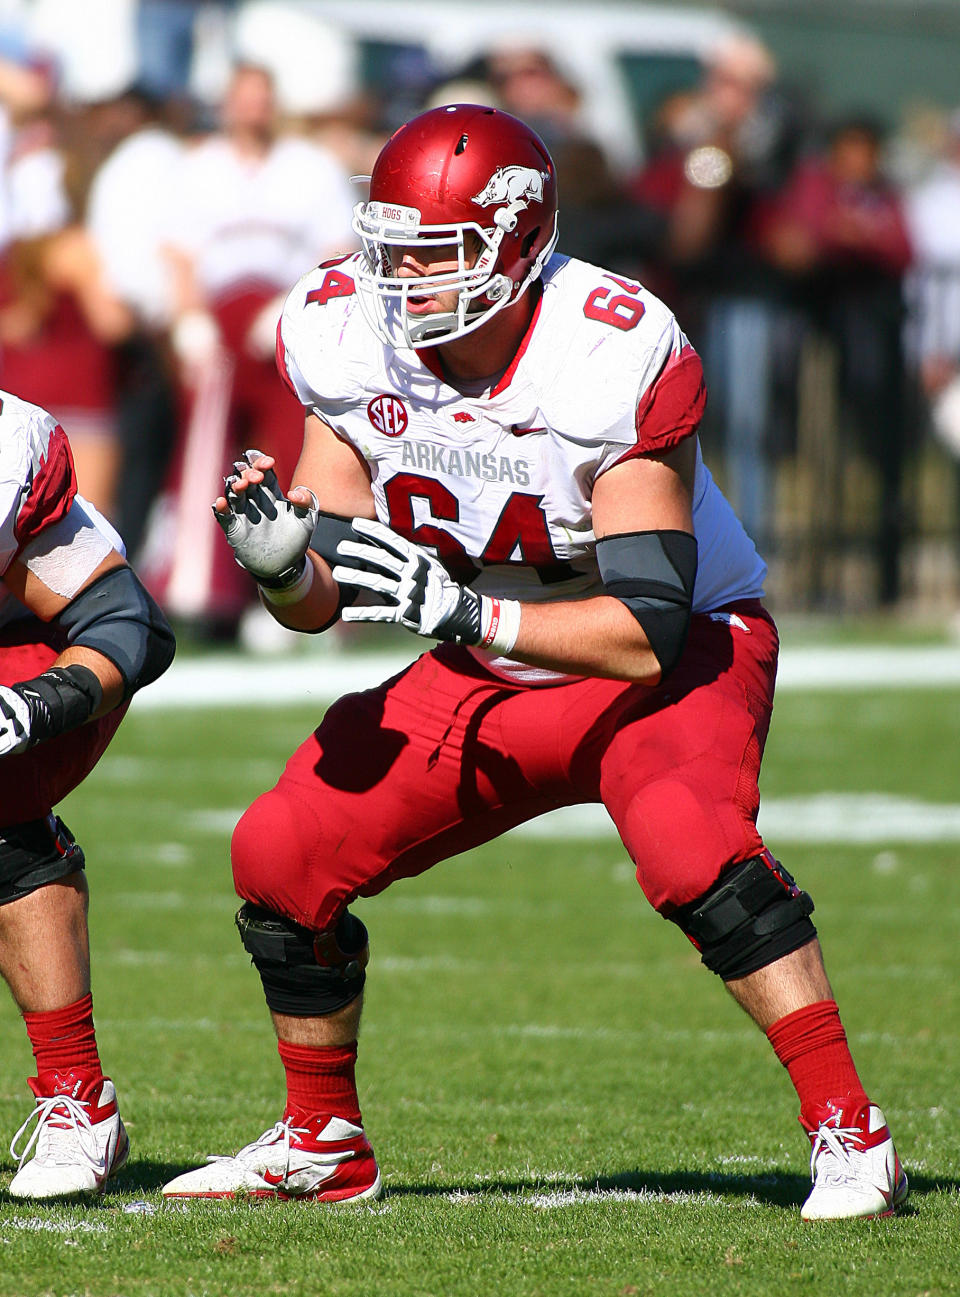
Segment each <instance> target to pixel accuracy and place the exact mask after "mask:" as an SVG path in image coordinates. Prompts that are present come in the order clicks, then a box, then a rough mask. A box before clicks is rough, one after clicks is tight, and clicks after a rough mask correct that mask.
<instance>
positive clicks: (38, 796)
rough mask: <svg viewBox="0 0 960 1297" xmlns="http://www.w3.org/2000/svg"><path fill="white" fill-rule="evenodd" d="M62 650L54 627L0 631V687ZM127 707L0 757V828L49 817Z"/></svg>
mask: <svg viewBox="0 0 960 1297" xmlns="http://www.w3.org/2000/svg"><path fill="white" fill-rule="evenodd" d="M65 646H66V639H65V637H64V636H63V635H62V632H60V631H59V630H58V629H57V628H56V627H55V626H48V625H46V624H45V623H43V622H41V621H38V620H36V619H34V618H33V617H27V618H24V619H23V620H22V621H18V622H14V623H13V625H11V626H5V627H4V628H3V629H2V630H0V684H4V685H12V684H17V683H19V682H20V681H21V680H30V679H32V678H33V677H34V676H38V675H39V674H40V673H41V671H45V670H46V669H47V667H48V666H49V665H50V663H51V662H53V660H54V659H55V658H56V657H57V656H58V655H59V654H60V653H61V652H62V650H63V649H64V647H65ZM125 711H126V707H117V708H115V709H114V710H113V711H112V712H108V713H107V715H106V716H102V717H101V718H100V719H99V720H96V721H90V722H89V724H87V725H82V726H81V727H80V728H79V729H77V730H72V731H71V732H70V733H69V734H61V735H60V737H59V738H55V739H49V740H48V741H47V742H46V743H40V744H38V745H37V747H35V748H30V749H29V750H28V751H27V752H20V753H18V754H17V755H16V756H12V757H0V830H3V829H5V828H10V827H11V826H12V825H14V824H26V823H27V822H28V821H30V820H38V819H41V818H42V817H43V816H45V815H48V814H49V813H50V811H51V810H52V809H53V807H54V806H56V805H57V803H58V802H60V801H62V800H63V798H64V797H66V795H67V793H69V792H72V791H73V789H74V788H76V787H77V785H78V784H80V783H82V782H83V780H84V779H86V777H87V775H88V774H89V773H90V771H91V770H92V769H93V767H94V766H95V765H96V764H97V762H98V761H99V760H100V758H101V756H102V755H103V753H104V751H105V749H106V747H107V744H108V743H109V742H110V740H111V739H112V738H113V735H114V733H115V732H116V729H117V726H118V725H119V724H120V721H121V720H122V718H123V714H124V712H125Z"/></svg>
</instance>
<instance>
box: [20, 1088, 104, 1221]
mask: <svg viewBox="0 0 960 1297" xmlns="http://www.w3.org/2000/svg"><path fill="white" fill-rule="evenodd" d="M28 1085H29V1086H30V1089H31V1090H32V1091H33V1093H34V1094H35V1095H36V1097H37V1106H36V1107H35V1108H34V1110H33V1112H32V1113H31V1114H30V1116H29V1117H28V1118H27V1120H26V1121H25V1122H24V1123H23V1125H22V1126H21V1127H20V1129H19V1130H18V1131H17V1133H16V1135H14V1137H13V1141H12V1143H11V1145H10V1152H11V1153H12V1154H13V1156H14V1157H15V1158H17V1159H18V1160H19V1166H18V1170H17V1173H16V1175H15V1176H14V1177H13V1179H12V1181H11V1182H10V1196H11V1197H12V1198H32V1199H36V1200H42V1199H46V1198H80V1197H90V1196H93V1195H95V1194H99V1193H102V1192H103V1188H104V1185H105V1184H106V1182H107V1180H109V1178H110V1177H111V1176H112V1175H115V1174H116V1173H117V1171H119V1170H120V1168H121V1167H122V1166H123V1164H124V1163H125V1162H126V1160H127V1154H128V1153H129V1152H130V1141H129V1140H128V1139H127V1132H126V1131H125V1130H124V1128H123V1122H122V1121H121V1120H120V1112H119V1110H118V1108H117V1094H116V1090H115V1089H114V1087H113V1082H112V1081H111V1080H110V1079H109V1078H108V1077H104V1076H91V1074H90V1073H89V1072H86V1071H83V1070H81V1069H76V1070H72V1071H69V1072H41V1073H40V1075H39V1076H37V1077H31V1078H30V1080H29V1081H28ZM31 1121H36V1123H37V1124H36V1128H35V1129H34V1132H33V1134H32V1135H31V1136H30V1138H29V1140H28V1141H27V1144H26V1147H25V1148H24V1149H23V1151H22V1152H20V1151H19V1150H18V1149H17V1143H18V1141H19V1140H20V1138H21V1136H23V1135H25V1134H26V1131H27V1128H28V1126H29V1125H30V1123H31ZM31 1150H33V1157H32V1158H30V1160H29V1161H27V1158H28V1157H29V1155H30V1152H31Z"/></svg>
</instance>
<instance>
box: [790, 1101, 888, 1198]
mask: <svg viewBox="0 0 960 1297" xmlns="http://www.w3.org/2000/svg"><path fill="white" fill-rule="evenodd" d="M800 1124H801V1126H803V1128H804V1130H805V1131H806V1132H807V1134H808V1135H809V1137H810V1143H811V1144H812V1146H813V1151H812V1153H811V1156H810V1175H811V1177H812V1179H813V1189H812V1190H811V1192H810V1196H809V1197H808V1198H807V1201H806V1202H805V1203H804V1204H803V1207H802V1208H801V1209H800V1215H801V1216H802V1217H803V1219H804V1220H843V1219H845V1218H847V1217H851V1216H889V1215H890V1213H891V1212H893V1211H894V1210H895V1209H896V1208H897V1207H899V1206H900V1204H901V1203H902V1202H903V1201H904V1200H905V1199H906V1196H907V1190H908V1187H909V1186H908V1184H907V1176H906V1172H905V1171H904V1170H903V1167H902V1166H901V1165H900V1159H899V1157H897V1150H896V1149H895V1148H894V1147H893V1140H892V1139H891V1137H890V1131H889V1129H888V1128H887V1122H886V1118H885V1117H884V1115H883V1113H882V1112H881V1111H880V1109H879V1108H878V1107H876V1105H875V1104H872V1103H870V1101H869V1100H866V1101H864V1102H861V1103H860V1104H859V1105H858V1106H856V1107H854V1106H853V1105H852V1104H851V1103H850V1100H849V1099H830V1100H828V1101H827V1102H826V1103H825V1104H823V1105H818V1106H816V1107H814V1108H810V1109H809V1110H807V1111H806V1112H801V1114H800Z"/></svg>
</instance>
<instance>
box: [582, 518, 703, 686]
mask: <svg viewBox="0 0 960 1297" xmlns="http://www.w3.org/2000/svg"><path fill="white" fill-rule="evenodd" d="M597 563H598V564H599V567H600V577H601V580H602V581H603V585H604V589H605V590H606V592H607V594H609V595H612V596H613V598H614V599H619V600H620V602H621V603H622V604H624V606H625V607H627V608H628V609H629V610H630V612H631V613H632V614H633V616H634V617H635V618H636V619H637V621H638V622H639V624H640V626H641V627H642V628H643V633H644V634H645V635H646V637H647V640H648V641H649V644H650V648H651V649H652V651H653V653H654V656H655V657H656V659H657V661H658V662H659V663H660V671H661V676H666V675H668V674H669V672H670V671H672V670H673V668H674V667H675V666H676V665H677V663H678V662H679V661H680V655H681V654H682V653H683V649H684V645H685V644H686V642H687V632H688V630H689V629H690V613H691V610H692V608H693V587H694V583H695V582H696V579H697V540H696V537H695V536H691V535H690V533H689V532H686V531H638V532H629V533H627V534H624V535H616V536H604V537H603V538H602V539H601V540H598V541H597Z"/></svg>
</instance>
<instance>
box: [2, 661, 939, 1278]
mask: <svg viewBox="0 0 960 1297" xmlns="http://www.w3.org/2000/svg"><path fill="white" fill-rule="evenodd" d="M257 669H259V668H257ZM300 710H301V709H297V708H291V709H285V710H282V711H279V712H278V711H276V710H273V711H270V712H267V711H261V712H252V711H243V710H240V709H239V708H230V709H226V708H221V709H207V710H199V711H193V712H187V711H170V712H142V713H140V714H138V713H137V711H136V710H134V712H133V714H132V715H131V716H130V717H128V719H127V721H126V722H125V724H124V727H123V728H122V730H121V733H120V735H119V737H118V739H117V741H116V742H115V744H114V746H113V747H112V749H111V750H110V751H109V752H108V754H107V756H106V757H105V758H104V760H103V761H102V763H101V765H100V767H99V768H98V770H97V771H96V772H95V774H94V775H93V776H92V777H91V779H90V780H89V781H88V783H87V785H86V786H85V787H83V788H82V789H81V790H79V791H78V792H77V793H75V794H74V795H73V797H72V798H71V799H70V801H69V803H68V804H67V805H66V806H65V807H64V808H63V809H64V817H65V818H66V819H67V821H68V823H70V825H71V827H72V828H73V829H74V830H75V832H76V833H77V834H78V836H79V837H80V839H81V841H82V843H83V845H84V847H85V849H86V852H87V859H88V873H89V877H90V881H91V887H92V893H93V900H92V909H91V928H92V936H93V943H94V952H95V954H94V961H95V962H94V1001H95V1007H96V1012H97V1020H98V1025H99V1035H100V1043H101V1053H102V1056H103V1059H104V1063H105V1066H106V1067H107V1069H108V1070H109V1072H110V1073H111V1075H112V1076H113V1077H114V1079H115V1080H116V1082H117V1086H118V1090H119V1092H120V1097H121V1102H122V1107H123V1112H124V1116H125V1120H126V1122H127V1125H128V1127H129V1131H130V1136H131V1140H132V1145H133V1151H132V1155H131V1160H130V1162H129V1164H128V1165H127V1167H126V1169H125V1170H124V1171H123V1172H122V1174H121V1175H120V1177H119V1178H118V1180H117V1181H116V1182H115V1187H114V1188H112V1189H111V1191H110V1192H109V1193H108V1194H107V1195H106V1196H105V1197H104V1199H103V1200H102V1202H101V1203H99V1204H97V1205H95V1206H92V1207H88V1208H82V1207H49V1208H41V1207H36V1206H24V1205H20V1204H14V1203H12V1202H11V1201H10V1200H9V1199H7V1198H6V1196H5V1193H4V1190H5V1188H6V1186H7V1184H9V1180H10V1176H11V1174H12V1170H13V1162H12V1159H11V1158H10V1157H9V1155H8V1154H7V1153H6V1151H5V1145H6V1142H7V1141H8V1140H9V1139H10V1137H11V1136H12V1135H13V1132H14V1131H15V1130H16V1128H17V1126H18V1125H19V1124H20V1122H21V1121H22V1120H23V1119H24V1118H25V1117H26V1116H27V1114H28V1112H29V1110H30V1096H29V1094H28V1092H27V1089H26V1086H25V1084H24V1078H25V1077H26V1076H27V1074H28V1072H29V1071H30V1068H31V1066H32V1056H31V1054H30V1051H29V1048H28V1046H27V1042H26V1037H25V1034H24V1032H23V1028H22V1024H21V1023H20V1021H19V1018H18V1015H17V1013H16V1011H15V1009H14V1007H13V1004H12V1002H11V1001H10V1000H9V998H8V999H7V1001H6V1003H5V1005H4V1006H3V1007H2V1008H0V1039H2V1041H3V1053H2V1065H0V1134H2V1140H3V1144H2V1145H0V1147H2V1148H3V1149H4V1152H3V1156H2V1158H0V1167H2V1169H0V1297H41V1295H44V1297H46V1295H47V1294H55V1295H56V1297H68V1295H70V1294H75V1295H76V1297H148V1295H149V1297H153V1295H158V1297H159V1295H160V1294H171V1295H173V1294H177V1295H181V1297H187V1295H188V1294H189V1295H190V1297H221V1295H224V1297H226V1295H229V1297H255V1295H256V1297H260V1295H262V1294H284V1297H299V1295H301V1294H302V1295H303V1297H307V1295H308V1294H309V1295H314V1294H316V1295H321V1294H322V1295H324V1297H325V1295H327V1294H330V1295H331V1297H333V1295H337V1297H341V1295H342V1297H361V1294H362V1295H363V1297H371V1295H372V1297H378V1295H380V1294H389V1295H390V1297H393V1295H394V1294H396V1295H397V1297H401V1295H402V1297H427V1295H429V1297H447V1295H448V1294H449V1295H450V1297H478V1295H480V1294H496V1295H499V1294H504V1295H510V1297H514V1295H521V1294H522V1295H523V1297H534V1294H536V1295H540V1297H593V1295H594V1294H596V1295H598V1297H599V1295H603V1297H639V1295H641V1294H664V1295H670V1297H687V1295H689V1297H694V1295H695V1297H704V1294H709V1295H710V1297H724V1295H726V1294H750V1295H751V1297H752V1295H754V1294H762V1295H766V1294H770V1297H774V1295H778V1297H779V1295H780V1294H784V1293H788V1294H790V1293H816V1294H817V1295H818V1297H820V1295H826V1297H833V1294H841V1293H842V1294H855V1295H857V1297H859V1295H863V1297H875V1295H876V1294H880V1293H883V1294H885V1295H892V1297H901V1295H902V1297H940V1294H945V1293H954V1292H960V1244H958V1242H957V1239H958V1228H960V1196H958V1191H960V1125H958V1098H960V992H958V979H957V967H958V962H960V956H958V941H957V935H956V933H957V928H956V926H955V925H956V924H957V920H958V916H960V869H958V867H957V865H958V853H960V844H958V842H957V841H949V840H948V841H928V842H924V841H910V840H908V839H907V838H905V837H903V836H900V833H901V831H899V830H894V831H892V832H891V836H890V837H889V838H885V837H882V836H881V837H878V838H877V840H876V841H872V842H865V843H858V844H855V845H849V844H844V843H843V842H823V843H819V844H811V843H810V841H809V836H810V835H809V833H807V832H805V831H804V826H803V825H802V824H801V825H800V828H799V829H798V831H797V833H796V835H795V836H796V838H797V841H794V842H791V841H788V840H786V839H785V838H784V839H783V840H771V843H770V845H771V847H772V848H773V849H774V850H775V851H776V852H777V853H778V854H779V855H780V856H781V857H782V859H783V860H784V863H785V864H787V866H788V867H789V868H790V869H791V870H792V871H793V872H794V873H795V874H796V875H797V876H798V878H799V879H800V880H801V881H802V883H803V884H804V886H806V887H807V889H808V890H810V891H811V892H812V893H813V895H814V897H815V899H816V902H817V915H816V918H817V922H818V926H819V929H820V934H821V937H822V940H823V942H824V946H825V949H826V953H827V959H828V966H829V968H830V971H831V974H832V977H833V981H834V985H835V989H836V992H837V995H838V998H839V1000H840V1003H841V1008H842V1010H843V1013H844V1018H845V1021H846V1025H847V1030H848V1033H849V1035H850V1038H851V1041H852V1043H853V1046H854V1051H855V1055H856V1058H857V1060H858V1063H859V1066H860V1071H861V1074H862V1076H863V1078H864V1080H865V1083H866V1084H867V1087H868V1089H870V1090H871V1091H872V1092H873V1094H874V1096H875V1097H876V1098H877V1099H878V1100H879V1101H880V1102H881V1103H882V1104H883V1106H884V1108H885V1110H886V1112H887V1115H888V1117H889V1119H890V1121H891V1124H892V1125H893V1127H894V1132H895V1135H896V1138H897V1143H898V1147H899V1149H900V1152H901V1155H902V1157H903V1159H904V1161H905V1163H906V1165H907V1168H908V1170H909V1173H910V1177H911V1183H912V1195H911V1199H910V1205H909V1207H908V1209H907V1210H905V1211H904V1212H903V1213H902V1214H901V1215H899V1216H898V1217H896V1218H893V1219H887V1220H879V1221H872V1222H852V1223H844V1224H834V1225H826V1226H819V1227H812V1226H804V1225H803V1224H802V1223H801V1221H800V1218H799V1211H798V1208H799V1204H800V1202H801V1201H802V1199H803V1196H804V1194H805V1192H806V1186H807V1169H808V1157H809V1146H808V1145H807V1142H806V1140H805V1138H804V1137H803V1135H802V1133H801V1131H800V1128H799V1126H798V1125H797V1122H796V1111H795V1109H796V1105H795V1098H794V1095H793V1091H792V1088H791V1086H790V1084H789V1081H788V1079H787V1077H786V1074H785V1073H784V1072H783V1071H782V1070H781V1068H780V1067H779V1065H778V1064H777V1062H776V1060H775V1059H774V1057H773V1055H772V1052H771V1051H770V1050H769V1048H768V1046H767V1044H766V1041H765V1040H764V1039H763V1037H762V1036H761V1035H760V1033H759V1032H757V1031H756V1029H755V1028H754V1027H753V1026H752V1024H751V1023H750V1022H749V1020H748V1019H747V1018H746V1017H745V1016H744V1015H743V1014H742V1013H741V1012H740V1010H738V1009H737V1008H736V1007H735V1005H734V1004H733V1002H732V1001H731V1000H730V999H729V998H728V996H727V995H726V993H725V991H724V990H723V987H722V985H721V984H720V983H719V981H717V979H715V978H714V977H712V976H711V975H710V974H708V973H707V972H706V971H705V970H704V969H702V968H701V967H700V964H699V961H698V959H697V957H696V955H695V952H693V950H692V949H691V948H690V947H689V946H688V944H687V943H686V942H685V941H684V940H683V939H682V937H681V936H680V935H679V933H678V932H677V931H676V930H675V929H674V928H673V927H672V926H671V925H669V924H666V923H664V922H663V921H662V920H661V919H659V918H658V917H657V916H656V915H654V914H653V913H652V912H650V911H649V910H648V908H647V907H646V903H645V902H644V900H643V897H642V895H641V893H640V891H639V888H638V887H637V886H636V883H635V881H634V880H633V878H632V870H631V867H630V865H629V863H628V861H627V858H626V854H625V852H624V850H623V848H622V846H621V845H620V844H619V842H618V841H617V840H616V838H615V837H611V836H610V835H609V834H606V835H603V834H601V835H600V836H597V837H594V838H590V837H583V838H578V837H575V836H572V835H565V836H564V837H563V839H562V840H551V839H546V838H539V837H533V836H524V835H516V834H515V835H511V836H510V837H508V838H506V839H504V840H502V841H501V842H500V843H495V844H492V845H490V846H488V847H486V848H484V849H482V850H479V851H476V852H474V853H471V854H470V855H468V856H464V857H461V858H459V859H457V860H454V861H451V862H449V863H447V864H446V865H442V866H439V867H438V868H436V869H435V870H433V871H432V872H431V873H429V874H427V875H425V876H424V877H422V878H420V879H416V880H413V881H410V882H405V883H400V884H398V885H396V886H395V887H393V888H392V889H390V890H389V891H388V892H387V893H385V894H384V895H383V896H381V897H379V898H376V899H374V900H372V901H370V902H365V903H362V904H361V906H360V907H358V909H359V912H361V913H362V914H363V917H364V918H365V920H366V922H367V924H368V926H369V928H370V930H371V935H372V942H373V956H372V962H371V970H370V977H369V980H368V995H367V1010H366V1016H365V1021H364V1028H363V1032H362V1036H361V1048H360V1063H359V1072H358V1075H359V1080H360V1089H361V1098H362V1100H363V1103H364V1113H365V1121H366V1125H367V1129H368V1132H369V1134H370V1136H371V1138H372V1140H373V1143H374V1146H375V1148H376V1150H377V1154H378V1157H379V1160H380V1163H381V1167H382V1170H383V1173H384V1177H385V1184H386V1195H385V1197H384V1199H383V1201H382V1202H380V1203H378V1204H375V1205H373V1206H370V1207H343V1208H338V1209H333V1210H330V1209H324V1208H317V1207H311V1206H310V1205H309V1204H287V1205H282V1204H273V1203H258V1204H231V1205H217V1204H210V1203H199V1204H195V1205H193V1206H191V1207H190V1208H189V1209H186V1210H184V1209H175V1208H173V1207H169V1206H165V1205H164V1204H163V1203H162V1201H161V1198H160V1193H159V1190H160V1186H161V1184H162V1183H163V1182H164V1181H165V1180H166V1179H167V1178H169V1177H170V1176H171V1175H172V1174H174V1173H175V1172H177V1171H179V1170H181V1169H183V1168H185V1167H187V1166H190V1165H194V1164H196V1163H197V1162H198V1161H200V1160H202V1158H203V1157H204V1155H206V1154H207V1153H218V1152H219V1153H226V1152H230V1151H233V1150H234V1149H235V1148H236V1147H237V1146H238V1145H240V1144H242V1143H244V1142H246V1141H247V1140H249V1139H252V1138H254V1137H255V1136H256V1135H258V1134H260V1132H261V1131H262V1130H264V1129H265V1128H266V1127H267V1126H268V1125H270V1124H271V1123H272V1122H273V1120H275V1118H276V1117H277V1116H279V1114H280V1110H281V1106H282V1101H283V1083H282V1072H281V1068H280V1063H279V1060H278V1058H277V1055H276V1051H275V1045H274V1042H273V1038H272V1031H271V1028H270V1025H269V1021H268V1018H267V1014H266V1010H265V1007H264V1004H263V1000H262V996H261V992H260V987H259V980H258V978H257V976H256V974H255V972H254V971H253V969H252V968H251V967H250V966H249V963H248V962H247V960H246V958H245V956H244V954H243V952H242V950H241V948H240V944H239V940H238V939H237V936H236V933H235V930H234V928H233V923H232V914H233V909H234V906H235V901H234V898H233V893H232V887H231V883H230V877H229V867H228V863H227V844H228V836H229V829H230V827H231V826H232V824H233V822H234V820H235V819H236V818H237V816H238V815H239V813H240V811H241V810H242V809H243V808H244V806H245V805H246V804H247V802H248V801H249V800H250V799H251V798H252V797H253V796H254V795H255V794H256V793H257V792H259V791H261V790H262V789H263V788H264V787H266V786H268V785H269V784H270V783H271V782H272V781H273V778H274V777H275V774H276V773H277V771H278V770H279V768H280V765H281V762H282V760H283V758H284V757H285V756H286V755H287V753H288V751H289V750H290V749H291V748H292V746H293V745H294V744H295V743H296V742H297V741H298V740H299V738H300V737H302V735H303V734H304V733H305V732H306V730H307V729H308V728H309V724H305V723H304V721H303V719H302V717H301V716H300V715H298V711H300ZM311 719H312V718H311ZM958 733H960V690H948V691H943V692H940V691H936V690H932V689H931V690H917V691H912V692H895V691H882V692H875V693H864V694H852V695H845V696H842V695H837V694H832V693H802V692H798V693H790V694H784V695H783V696H782V698H781V699H780V701H779V702H778V707H777V712H776V716H775V720H774V729H773V733H772V735H771V739H770V743H769V747H768V755H767V762H766V766H765V774H764V784H763V791H764V796H765V798H770V799H771V800H772V801H777V800H780V801H782V800H783V799H791V798H796V797H801V796H809V795H813V794H818V793H833V794H850V795H858V794H859V795H863V794H887V795H898V796H900V797H904V798H909V799H912V800H913V801H920V802H931V803H940V804H942V805H953V806H956V804H957V803H958V802H960V792H958V786H960V785H958V780H957V774H958V766H960V762H958V759H957V748H958V739H957V735H958ZM851 805H852V806H853V807H854V810H853V811H852V812H851V813H852V814H853V815H857V814H862V815H869V814H871V813H872V812H871V811H870V809H869V808H870V805H871V804H870V803H862V804H861V803H856V802H854V803H851ZM858 805H860V806H861V807H862V809H861V811H859V812H858V811H857V810H856V807H857V806H858ZM806 827H807V828H810V827H811V826H809V825H808V826H806ZM137 1204H141V1206H139V1207H138V1206H137ZM142 1204H146V1207H145V1208H144V1207H143V1206H142Z"/></svg>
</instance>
